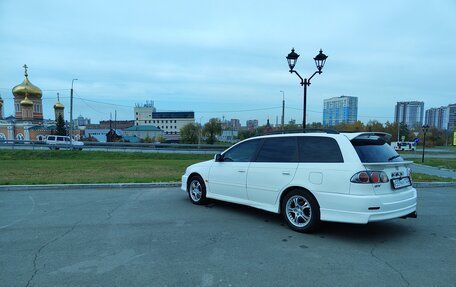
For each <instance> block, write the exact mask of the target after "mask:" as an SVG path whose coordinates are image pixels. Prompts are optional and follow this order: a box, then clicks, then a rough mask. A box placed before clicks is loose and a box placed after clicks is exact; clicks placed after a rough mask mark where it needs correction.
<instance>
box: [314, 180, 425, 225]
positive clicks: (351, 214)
mask: <svg viewBox="0 0 456 287" xmlns="http://www.w3.org/2000/svg"><path fill="white" fill-rule="evenodd" d="M335 197H336V198H335ZM317 199H318V201H319V203H320V207H321V208H320V214H321V220H323V221H336V222H347V223H368V222H373V221H382V220H388V219H393V218H398V217H404V216H407V215H409V214H411V213H413V212H416V202H417V192H416V189H415V188H410V189H408V190H405V191H401V192H398V193H394V194H387V195H372V196H360V195H347V194H338V195H335V194H319V195H318V196H317ZM336 203H337V204H336Z"/></svg>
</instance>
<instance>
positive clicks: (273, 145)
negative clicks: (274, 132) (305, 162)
mask: <svg viewBox="0 0 456 287" xmlns="http://www.w3.org/2000/svg"><path fill="white" fill-rule="evenodd" d="M255 161H256V162H297V161H298V142H297V139H296V137H278V138H267V139H264V143H263V145H262V146H261V149H260V151H259V152H258V156H257V158H256V160H255Z"/></svg>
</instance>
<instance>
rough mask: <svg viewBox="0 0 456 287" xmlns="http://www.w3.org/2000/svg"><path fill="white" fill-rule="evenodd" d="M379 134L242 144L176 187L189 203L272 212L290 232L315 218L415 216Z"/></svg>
mask: <svg viewBox="0 0 456 287" xmlns="http://www.w3.org/2000/svg"><path fill="white" fill-rule="evenodd" d="M390 137H391V135H389V134H386V133H373V132H369V133H367V132H366V133H338V132H333V133H329V132H324V133H322V132H320V133H300V134H281V135H269V136H261V137H254V138H250V139H247V140H244V141H242V142H240V143H238V144H236V145H234V146H232V147H230V148H229V149H227V150H226V151H224V152H223V153H221V154H216V155H215V157H214V159H213V160H209V161H205V162H201V163H197V164H194V165H191V166H189V167H188V168H187V169H186V171H185V174H184V175H183V176H182V186H181V189H182V190H183V191H186V192H187V193H188V195H189V198H190V201H191V202H192V203H194V204H205V203H206V202H207V200H208V199H217V200H223V201H228V202H233V203H237V204H243V205H248V206H252V207H255V208H259V209H263V210H267V211H270V212H274V213H280V214H281V215H282V217H283V219H284V220H285V222H286V223H287V224H288V225H289V226H290V227H291V229H293V230H295V231H299V232H311V231H314V230H315V229H316V228H317V227H318V226H319V224H320V221H335V222H346V223H368V222H372V221H381V220H387V219H393V218H398V217H416V203H417V192H416V189H415V188H413V186H412V180H411V177H410V169H409V168H408V165H409V164H410V163H411V162H406V161H404V160H403V159H402V157H401V156H400V155H398V154H397V152H396V151H395V150H394V149H393V148H392V147H391V146H390V145H389V144H388V143H387V142H389V139H390Z"/></svg>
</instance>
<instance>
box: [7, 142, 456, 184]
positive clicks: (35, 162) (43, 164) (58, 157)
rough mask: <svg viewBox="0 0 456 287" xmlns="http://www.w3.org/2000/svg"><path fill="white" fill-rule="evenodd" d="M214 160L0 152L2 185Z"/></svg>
mask: <svg viewBox="0 0 456 287" xmlns="http://www.w3.org/2000/svg"><path fill="white" fill-rule="evenodd" d="M211 158H213V156H212V155H200V154H164V153H141V152H135V153H130V152H102V151H82V152H80V151H67V150H55V151H41V150H40V151H38V150H36V151H30V150H0V185H19V184H52V183H128V182H138V183H139V182H169V181H180V180H181V175H182V174H183V173H184V171H185V168H186V167H187V166H189V165H191V164H193V163H196V162H200V161H204V160H208V159H211ZM425 164H428V165H432V166H441V167H445V168H450V169H456V159H427V160H426V162H425ZM412 177H413V180H414V181H416V182H420V181H426V182H428V181H452V179H448V178H440V177H437V176H431V175H426V174H420V173H412Z"/></svg>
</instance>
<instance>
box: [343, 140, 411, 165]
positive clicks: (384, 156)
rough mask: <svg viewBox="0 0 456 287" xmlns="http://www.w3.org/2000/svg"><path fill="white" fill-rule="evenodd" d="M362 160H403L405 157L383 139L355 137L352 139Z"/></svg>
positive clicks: (370, 161) (371, 161)
mask: <svg viewBox="0 0 456 287" xmlns="http://www.w3.org/2000/svg"><path fill="white" fill-rule="evenodd" d="M351 143H352V144H353V146H354V147H355V150H356V152H357V153H358V156H359V158H360V160H361V162H367V163H373V162H401V161H404V159H403V158H402V157H401V156H400V155H399V154H398V153H397V152H396V151H395V150H394V149H393V148H392V147H391V146H390V145H389V144H388V143H386V142H385V141H384V140H383V139H381V138H377V139H356V138H355V139H353V140H352V141H351Z"/></svg>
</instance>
